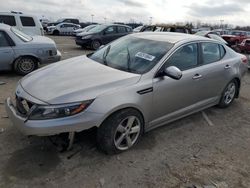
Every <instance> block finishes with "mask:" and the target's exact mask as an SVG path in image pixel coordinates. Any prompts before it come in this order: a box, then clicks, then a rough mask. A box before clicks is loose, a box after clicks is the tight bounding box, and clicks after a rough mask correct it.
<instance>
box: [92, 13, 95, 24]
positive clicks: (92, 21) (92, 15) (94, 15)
mask: <svg viewBox="0 0 250 188" xmlns="http://www.w3.org/2000/svg"><path fill="white" fill-rule="evenodd" d="M94 16H95V15H94V14H91V18H92V23H93V20H94Z"/></svg>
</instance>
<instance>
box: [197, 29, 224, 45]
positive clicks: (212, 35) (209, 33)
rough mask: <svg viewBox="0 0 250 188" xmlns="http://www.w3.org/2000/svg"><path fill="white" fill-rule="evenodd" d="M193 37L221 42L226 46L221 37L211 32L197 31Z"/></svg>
mask: <svg viewBox="0 0 250 188" xmlns="http://www.w3.org/2000/svg"><path fill="white" fill-rule="evenodd" d="M195 35H199V36H203V37H207V38H210V39H214V40H217V41H220V42H222V43H223V44H226V45H228V43H227V41H225V40H224V39H223V38H222V37H220V36H219V35H218V33H216V32H213V31H199V32H197V33H195Z"/></svg>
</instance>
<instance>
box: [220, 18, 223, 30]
mask: <svg viewBox="0 0 250 188" xmlns="http://www.w3.org/2000/svg"><path fill="white" fill-rule="evenodd" d="M223 22H224V20H220V27H221V29H223Z"/></svg>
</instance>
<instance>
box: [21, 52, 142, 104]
mask: <svg viewBox="0 0 250 188" xmlns="http://www.w3.org/2000/svg"><path fill="white" fill-rule="evenodd" d="M140 77H141V75H138V74H133V73H128V72H124V71H120V70H117V69H113V68H110V67H108V66H105V65H102V64H100V63H97V62H95V61H93V60H91V59H89V58H88V57H86V56H79V57H76V58H72V59H68V60H64V61H61V62H58V63H54V64H52V65H49V66H47V67H44V68H41V69H39V70H37V71H35V72H33V73H31V74H29V75H27V76H26V77H24V78H23V79H22V80H21V82H20V84H21V86H22V88H23V89H24V90H25V91H26V92H27V93H29V94H30V95H32V96H33V97H35V98H37V99H39V100H41V101H43V102H46V103H49V104H63V103H71V102H79V101H84V100H89V99H94V98H96V97H98V96H99V95H101V94H104V93H106V92H110V91H114V90H116V89H119V88H124V87H126V86H129V85H132V84H135V83H137V82H138V81H139V79H140Z"/></svg>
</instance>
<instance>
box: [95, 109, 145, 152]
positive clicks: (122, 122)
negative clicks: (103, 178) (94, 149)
mask: <svg viewBox="0 0 250 188" xmlns="http://www.w3.org/2000/svg"><path fill="white" fill-rule="evenodd" d="M142 133H143V118H142V116H141V114H140V113H139V112H138V111H137V110H134V109H124V110H121V111H119V112H116V113H114V114H113V115H111V116H110V117H109V118H107V119H106V120H105V121H104V122H103V124H102V125H101V126H100V127H99V128H98V131H97V143H98V147H99V148H100V149H101V150H102V151H104V152H105V153H107V154H114V153H120V152H122V151H126V150H128V149H130V148H131V147H132V146H134V145H135V144H136V143H137V142H138V140H139V139H140V137H141V135H142Z"/></svg>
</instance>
